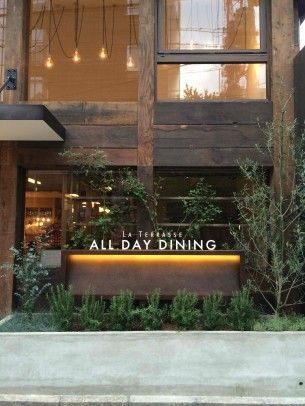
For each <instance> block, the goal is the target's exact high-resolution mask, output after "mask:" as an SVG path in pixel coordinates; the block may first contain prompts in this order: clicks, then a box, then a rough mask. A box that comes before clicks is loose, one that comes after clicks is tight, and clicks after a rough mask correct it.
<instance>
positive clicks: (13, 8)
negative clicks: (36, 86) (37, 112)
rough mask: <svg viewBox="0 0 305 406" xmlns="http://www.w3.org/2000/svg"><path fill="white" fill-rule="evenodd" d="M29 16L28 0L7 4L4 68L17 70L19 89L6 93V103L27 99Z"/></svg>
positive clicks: (12, 1) (16, 0)
mask: <svg viewBox="0 0 305 406" xmlns="http://www.w3.org/2000/svg"><path fill="white" fill-rule="evenodd" d="M29 14H30V2H29V1H28V0H9V1H8V2H7V16H6V27H7V28H6V33H5V63H4V66H5V69H10V68H15V69H17V89H16V90H12V91H4V103H17V102H18V101H20V100H26V99H27V82H28V81H27V72H28V52H27V50H28V37H29Z"/></svg>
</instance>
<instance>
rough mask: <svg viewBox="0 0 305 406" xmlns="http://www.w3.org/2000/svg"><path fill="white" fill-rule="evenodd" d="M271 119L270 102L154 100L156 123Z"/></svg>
mask: <svg viewBox="0 0 305 406" xmlns="http://www.w3.org/2000/svg"><path fill="white" fill-rule="evenodd" d="M271 120H272V103H271V102H270V101H241V102H239V101H238V102H237V101H236V102H235V101H227V102H220V101H219V102H218V101H209V102H198V103H197V102H158V103H155V118H154V122H155V124H196V125H198V124H199V125H200V124H206V125H208V124H212V125H213V124H256V123H257V122H258V121H260V122H262V123H264V122H266V121H271Z"/></svg>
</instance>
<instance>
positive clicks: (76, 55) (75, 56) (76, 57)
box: [73, 49, 81, 63]
mask: <svg viewBox="0 0 305 406" xmlns="http://www.w3.org/2000/svg"><path fill="white" fill-rule="evenodd" d="M80 59H81V58H80V54H79V52H78V49H76V50H75V51H74V54H73V62H75V63H78V62H80Z"/></svg>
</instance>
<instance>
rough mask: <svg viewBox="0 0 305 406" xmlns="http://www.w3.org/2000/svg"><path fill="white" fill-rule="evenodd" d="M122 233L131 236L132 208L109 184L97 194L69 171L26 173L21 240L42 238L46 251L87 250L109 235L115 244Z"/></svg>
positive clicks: (133, 216)
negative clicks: (44, 240)
mask: <svg viewBox="0 0 305 406" xmlns="http://www.w3.org/2000/svg"><path fill="white" fill-rule="evenodd" d="M122 207H124V208H125V209H126V210H125V211H124V213H122ZM119 216H121V217H119ZM122 217H123V221H122ZM118 219H119V220H118ZM122 230H124V231H125V232H127V233H129V232H130V233H133V234H134V233H135V231H136V207H135V205H134V202H133V200H132V199H131V198H128V197H126V196H122V195H121V194H120V193H119V191H118V190H113V189H112V187H111V186H110V185H108V186H107V185H106V186H105V190H104V192H103V193H98V192H97V191H96V190H94V189H93V188H92V187H91V185H90V182H89V181H88V179H85V178H83V177H82V176H79V175H74V174H72V173H71V172H58V171H39V170H38V171H28V172H27V177H26V194H25V218H24V239H25V241H27V242H31V241H33V240H34V239H35V238H36V237H45V239H46V242H47V243H48V248H49V249H61V248H63V247H69V248H89V247H90V245H91V243H92V240H93V239H97V240H101V239H107V238H109V235H111V238H112V240H113V244H114V245H115V244H118V243H119V242H120V239H121V237H122Z"/></svg>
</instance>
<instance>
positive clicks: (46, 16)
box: [28, 0, 139, 102]
mask: <svg viewBox="0 0 305 406" xmlns="http://www.w3.org/2000/svg"><path fill="white" fill-rule="evenodd" d="M138 6H139V2H138V1H137V0H90V1H87V0H56V1H55V0H31V16H30V35H29V86H28V88H29V92H28V94H29V99H30V100H45V101H48V100H51V101H52V100H53V101H106V102H107V101H111V102H116V101H137V97H138V25H139V24H138V23H139V21H138V20H139V12H138V11H139V10H138Z"/></svg>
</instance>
